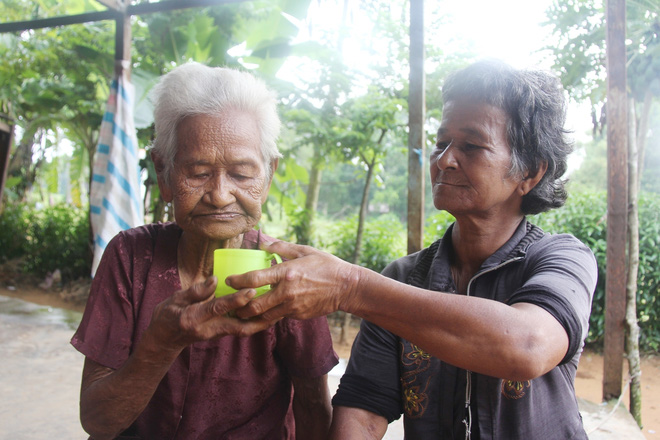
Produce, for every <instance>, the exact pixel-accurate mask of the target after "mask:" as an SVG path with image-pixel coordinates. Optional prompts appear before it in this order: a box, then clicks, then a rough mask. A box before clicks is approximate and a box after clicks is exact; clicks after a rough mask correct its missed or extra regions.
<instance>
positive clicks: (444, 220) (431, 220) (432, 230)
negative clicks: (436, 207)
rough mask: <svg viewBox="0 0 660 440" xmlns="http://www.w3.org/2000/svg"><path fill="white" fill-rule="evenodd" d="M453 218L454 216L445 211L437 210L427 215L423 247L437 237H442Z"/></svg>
mask: <svg viewBox="0 0 660 440" xmlns="http://www.w3.org/2000/svg"><path fill="white" fill-rule="evenodd" d="M454 220H456V219H455V218H454V216H453V215H451V214H450V213H448V212H447V211H437V212H436V213H435V214H433V215H430V216H428V217H427V219H426V222H425V223H426V224H425V226H424V247H428V246H430V245H431V244H432V243H433V242H434V241H436V240H437V239H438V238H442V236H443V235H445V231H447V228H448V227H449V225H451V224H452V223H454Z"/></svg>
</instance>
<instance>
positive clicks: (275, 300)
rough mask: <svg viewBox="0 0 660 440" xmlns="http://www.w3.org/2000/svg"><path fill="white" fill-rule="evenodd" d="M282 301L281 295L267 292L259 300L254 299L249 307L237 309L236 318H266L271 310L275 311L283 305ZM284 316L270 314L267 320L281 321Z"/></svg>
mask: <svg viewBox="0 0 660 440" xmlns="http://www.w3.org/2000/svg"><path fill="white" fill-rule="evenodd" d="M282 302H283V301H282V299H280V295H278V294H277V292H275V291H274V290H271V291H269V292H266V293H265V294H263V295H261V296H260V297H258V298H255V299H253V300H252V301H250V302H249V303H248V304H247V305H245V306H244V307H242V308H239V309H236V312H235V313H236V316H237V317H239V318H241V319H250V318H254V317H257V316H263V317H266V313H267V312H269V311H270V310H273V309H275V308H276V307H278V306H280V305H281V304H282ZM283 316H284V315H283V314H282V315H280V314H277V313H273V314H268V315H267V319H269V320H274V319H280V318H282V317H283Z"/></svg>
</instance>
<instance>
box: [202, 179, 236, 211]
mask: <svg viewBox="0 0 660 440" xmlns="http://www.w3.org/2000/svg"><path fill="white" fill-rule="evenodd" d="M234 190H235V185H234V184H233V182H232V179H230V178H229V177H228V176H227V175H226V174H224V173H218V174H217V175H216V176H215V177H214V178H213V179H211V180H210V181H209V185H208V187H207V191H206V193H207V194H208V195H209V197H210V198H211V200H212V202H213V203H215V204H218V205H222V204H226V203H229V202H231V201H233V200H234V199H235V197H234Z"/></svg>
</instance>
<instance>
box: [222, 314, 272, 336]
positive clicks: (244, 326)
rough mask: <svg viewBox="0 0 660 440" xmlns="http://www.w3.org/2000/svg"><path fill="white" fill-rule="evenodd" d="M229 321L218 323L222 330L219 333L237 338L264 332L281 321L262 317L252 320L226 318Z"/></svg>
mask: <svg viewBox="0 0 660 440" xmlns="http://www.w3.org/2000/svg"><path fill="white" fill-rule="evenodd" d="M225 319H226V320H227V321H225V322H222V323H218V326H219V327H221V328H222V330H220V331H218V332H217V333H219V334H222V333H226V334H232V335H236V336H250V335H252V334H254V333H258V332H260V331H263V330H265V329H267V328H269V327H271V326H273V325H275V323H277V321H279V319H276V320H268V319H264V318H262V317H257V318H252V319H237V318H225Z"/></svg>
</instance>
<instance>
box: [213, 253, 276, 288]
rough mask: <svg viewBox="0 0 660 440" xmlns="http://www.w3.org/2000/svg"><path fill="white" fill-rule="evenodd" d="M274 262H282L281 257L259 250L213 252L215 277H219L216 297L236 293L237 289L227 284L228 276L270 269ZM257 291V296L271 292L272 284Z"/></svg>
mask: <svg viewBox="0 0 660 440" xmlns="http://www.w3.org/2000/svg"><path fill="white" fill-rule="evenodd" d="M273 260H275V261H276V262H277V263H281V262H282V258H281V257H280V256H279V255H277V254H272V253H270V252H266V251H262V250H259V249H216V250H215V251H214V252H213V275H215V276H216V277H218V285H217V287H216V288H215V296H216V297H217V296H224V295H230V294H232V293H234V292H236V289H233V288H231V287H229V286H228V285H227V283H225V279H226V278H227V277H228V276H230V275H236V274H241V273H245V272H250V271H253V270H260V269H266V268H269V267H270V266H271V265H272V264H273ZM256 290H257V296H259V295H263V294H264V293H266V292H268V291H269V290H270V284H267V285H265V286H261V287H259V288H257V289H256Z"/></svg>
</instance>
